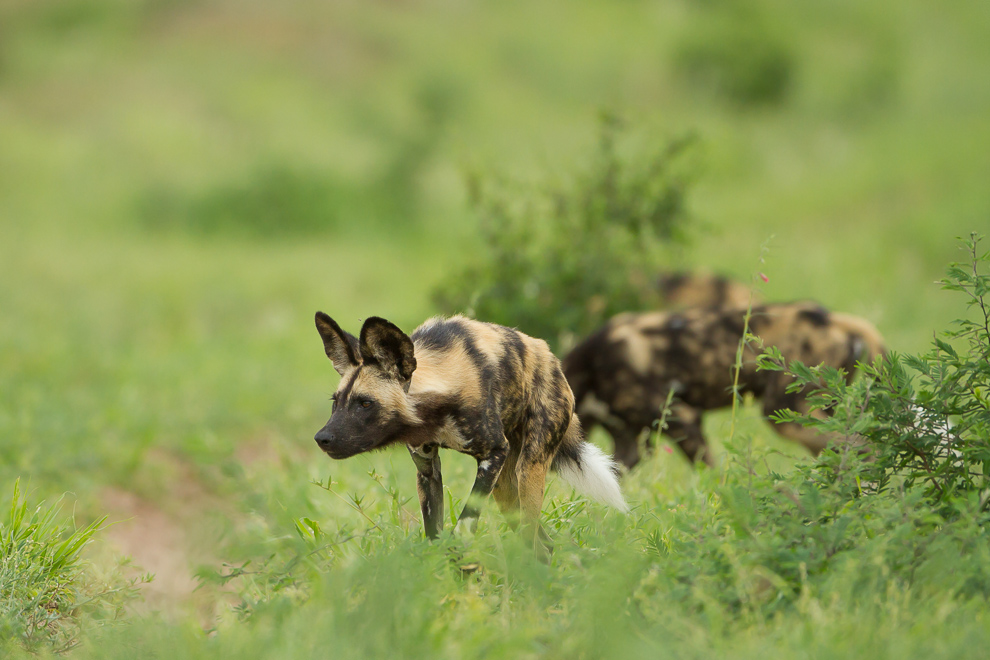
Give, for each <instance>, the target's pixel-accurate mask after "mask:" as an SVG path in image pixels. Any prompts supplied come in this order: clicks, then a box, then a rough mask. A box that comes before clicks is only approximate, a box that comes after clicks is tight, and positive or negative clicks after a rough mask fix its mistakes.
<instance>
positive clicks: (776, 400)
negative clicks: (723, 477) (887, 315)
mask: <svg viewBox="0 0 990 660" xmlns="http://www.w3.org/2000/svg"><path fill="white" fill-rule="evenodd" d="M745 314H746V310H745V309H717V308H701V309H690V310H685V311H681V312H653V313H646V314H621V315H619V316H616V317H615V318H613V319H612V320H611V321H609V322H608V323H607V324H606V325H605V326H604V327H602V328H600V329H599V330H598V331H596V332H595V333H594V334H592V335H591V336H590V337H588V338H587V339H585V340H584V342H582V343H581V344H579V345H578V346H577V347H576V348H575V349H574V350H573V351H572V352H571V353H570V354H569V355H568V356H567V357H565V358H564V362H563V363H564V373H565V374H566V376H567V380H568V382H569V383H570V385H571V388H572V389H573V391H574V395H575V398H576V400H577V405H578V414H579V416H580V418H581V423H582V426H583V428H584V429H585V432H586V433H587V432H589V431H590V429H591V427H592V426H594V425H595V424H601V425H602V426H603V427H604V428H605V429H606V430H607V431H608V432H609V433H610V434H611V435H612V437H613V439H614V440H615V458H616V459H617V460H619V461H621V462H622V463H624V464H625V465H626V466H627V467H630V468H631V467H633V466H634V465H635V464H636V463H637V462H638V461H639V455H640V450H639V436H640V435H641V433H642V432H643V431H644V430H645V429H649V428H650V427H651V426H652V425H653V423H654V422H655V421H656V420H657V419H658V418H659V417H660V415H661V410H662V409H663V408H664V405H665V403H666V401H667V397H668V393H670V392H673V399H672V401H673V403H672V405H671V408H670V412H669V416H668V418H667V424H668V426H667V429H666V434H667V435H668V436H669V437H670V438H672V439H673V440H675V441H676V442H677V444H678V446H679V447H680V448H681V450H683V452H684V453H685V454H686V455H687V456H688V457H689V458H690V459H691V460H692V461H695V460H699V459H700V460H703V461H705V462H706V463H709V464H711V463H712V456H711V453H710V452H709V450H708V446H707V444H706V442H705V438H704V436H703V435H702V432H701V416H702V412H703V411H705V410H712V409H715V408H721V407H723V406H728V405H731V403H732V393H731V392H732V381H733V367H734V364H735V358H736V351H737V348H738V346H739V343H740V341H741V339H742V336H743V327H744V319H745ZM749 327H750V333H751V334H754V335H756V336H758V337H760V339H762V341H763V344H764V346H767V347H768V346H776V347H777V348H779V349H780V351H781V353H782V355H783V356H784V357H785V358H786V359H787V360H788V361H790V360H799V361H801V362H803V363H805V364H808V365H812V366H813V365H818V364H826V365H828V366H831V367H836V368H841V369H843V370H845V372H846V374H847V375H848V377H849V378H852V374H853V371H854V369H855V365H856V363H857V362H858V361H870V360H872V359H873V358H874V357H876V356H878V355H880V354H882V353H883V352H884V346H883V340H882V338H881V337H880V335H879V333H878V332H877V330H876V328H874V327H873V326H872V325H871V324H870V323H868V322H866V321H864V320H862V319H859V318H857V317H854V316H850V315H848V314H839V313H834V312H829V311H827V310H825V309H823V308H822V307H821V306H819V305H817V304H815V303H807V302H799V303H786V304H766V305H758V306H756V307H754V308H753V312H752V317H751V319H750V326H749ZM759 350H760V349H759V348H758V347H755V346H751V345H747V347H746V350H745V351H744V353H743V363H742V369H741V371H740V375H739V385H740V390H741V392H744V393H745V392H750V393H752V394H753V395H754V396H756V397H760V398H761V399H762V401H763V410H764V413H765V414H767V415H769V414H771V413H773V412H774V411H776V410H780V409H783V408H789V409H792V410H796V411H798V412H804V413H806V412H808V406H807V402H806V400H805V398H806V396H807V394H808V392H806V391H804V392H794V393H790V392H787V391H786V386H787V385H788V383H789V382H790V381H791V377H790V376H788V375H787V374H785V373H781V372H771V371H757V369H756V356H757V352H758V351H759ZM774 429H775V430H776V431H777V432H778V433H780V434H781V435H783V436H785V437H788V438H791V439H793V440H796V441H798V442H800V443H801V444H803V445H804V446H805V447H807V448H808V449H809V450H810V451H811V452H812V453H815V454H817V453H818V452H820V451H821V450H822V449H823V448H824V447H825V445H826V444H827V443H828V441H829V440H830V438H828V437H825V436H823V435H821V434H819V433H817V432H815V431H813V430H811V429H807V428H804V427H802V426H800V425H798V424H792V423H788V424H775V425H774Z"/></svg>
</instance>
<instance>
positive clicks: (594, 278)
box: [434, 117, 695, 349]
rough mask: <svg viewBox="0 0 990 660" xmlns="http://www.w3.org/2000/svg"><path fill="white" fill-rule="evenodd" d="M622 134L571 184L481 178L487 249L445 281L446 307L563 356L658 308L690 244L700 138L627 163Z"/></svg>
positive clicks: (607, 131) (608, 134) (613, 135)
mask: <svg viewBox="0 0 990 660" xmlns="http://www.w3.org/2000/svg"><path fill="white" fill-rule="evenodd" d="M621 134H622V126H621V123H620V122H619V121H618V120H617V119H616V118H614V117H605V118H604V120H603V122H602V130H601V139H600V141H599V144H598V150H597V152H596V153H595V155H594V157H593V159H592V161H591V164H590V166H589V167H588V168H587V169H586V170H585V171H583V172H581V173H579V174H577V175H575V176H573V178H572V180H570V181H567V182H564V183H560V184H546V185H544V186H542V187H538V188H528V189H522V188H521V187H520V186H513V185H509V184H507V183H504V182H496V181H493V180H482V179H480V178H477V177H476V178H474V179H472V180H471V182H470V183H471V186H470V193H471V201H472V204H473V206H474V208H475V210H476V211H477V213H478V215H479V216H480V219H481V232H482V235H483V245H484V247H483V252H482V254H480V255H479V256H478V259H477V261H476V262H475V263H473V264H472V265H470V266H469V267H468V268H467V269H466V270H465V271H464V272H463V273H461V274H459V275H456V276H454V277H450V278H447V279H446V280H445V281H444V282H443V283H441V285H440V286H439V287H438V288H437V290H436V292H435V294H434V299H435V301H436V303H437V305H438V306H439V307H440V308H441V309H443V310H444V311H446V312H463V313H465V314H467V315H469V316H473V317H476V318H478V319H481V320H484V321H490V322H493V323H501V324H504V325H508V326H513V327H517V328H519V329H521V330H522V331H524V332H526V333H529V334H531V335H533V336H536V337H541V338H543V339H546V340H547V341H548V342H550V344H551V346H553V347H554V348H555V349H560V348H562V347H566V346H567V345H568V344H569V343H570V341H571V338H572V337H573V336H575V335H577V336H581V335H583V334H586V333H588V332H590V331H591V330H593V329H595V328H597V327H598V326H600V325H601V324H602V323H603V322H604V321H605V320H606V319H608V318H609V317H611V316H613V315H615V314H617V313H619V312H624V311H634V310H643V309H650V308H656V307H657V306H658V305H659V304H660V300H659V297H658V293H657V291H656V286H655V283H654V278H655V277H656V274H657V272H658V271H659V269H660V268H661V266H662V264H663V263H664V255H665V254H666V252H665V250H667V249H669V247H670V246H671V245H675V244H678V243H681V242H683V241H684V240H686V235H687V229H688V224H689V223H688V221H689V218H690V215H689V213H688V210H687V194H688V190H689V187H690V183H691V172H690V169H691V168H690V165H689V158H688V155H689V152H690V151H691V149H692V145H694V143H695V139H694V138H693V137H691V136H688V137H683V138H680V139H676V140H672V141H670V142H668V143H667V144H665V145H663V146H662V147H659V148H654V149H651V150H649V151H645V150H644V151H645V153H644V152H640V153H638V154H637V155H636V156H635V157H625V156H623V155H622V152H621V150H620V149H619V144H618V143H619V141H620V137H621Z"/></svg>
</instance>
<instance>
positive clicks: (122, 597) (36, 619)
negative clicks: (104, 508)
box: [0, 480, 133, 653]
mask: <svg viewBox="0 0 990 660" xmlns="http://www.w3.org/2000/svg"><path fill="white" fill-rule="evenodd" d="M60 513H61V504H60V501H59V502H56V503H54V504H52V505H50V506H47V507H46V506H45V505H44V503H41V504H39V505H38V506H36V507H35V508H34V509H33V510H30V511H29V509H28V504H27V500H26V499H22V498H21V492H20V481H19V480H18V481H17V482H15V484H14V494H13V496H12V497H11V502H10V508H9V509H8V510H7V515H6V516H5V519H4V520H3V521H2V522H0V649H2V648H4V647H5V646H7V644H8V643H10V642H17V643H19V644H21V645H23V646H24V647H25V648H27V649H28V650H38V649H42V648H44V649H48V650H51V651H55V652H56V653H59V652H62V651H66V650H68V649H70V648H72V647H73V646H75V645H76V644H77V643H78V637H79V633H80V615H81V614H82V613H83V611H84V610H85V611H87V614H89V615H90V616H92V615H94V614H97V615H99V616H103V617H106V616H108V615H109V616H116V615H117V614H119V613H120V609H121V607H122V606H123V603H124V602H125V601H126V600H127V599H128V597H130V596H132V595H133V594H132V590H131V587H132V586H133V583H131V584H129V585H114V586H111V585H107V584H100V583H98V582H97V581H95V580H94V579H93V578H92V577H90V576H89V575H88V574H87V572H86V570H85V565H84V563H83V560H82V556H81V553H82V550H83V548H85V547H86V545H88V544H89V542H90V541H91V540H92V538H93V536H94V535H95V534H96V533H97V532H98V531H100V530H101V529H102V525H103V523H104V521H105V520H106V518H100V519H99V520H95V521H93V522H92V523H90V524H88V525H86V526H85V527H81V528H80V527H76V526H75V524H74V523H73V522H72V520H71V519H66V520H59V517H60Z"/></svg>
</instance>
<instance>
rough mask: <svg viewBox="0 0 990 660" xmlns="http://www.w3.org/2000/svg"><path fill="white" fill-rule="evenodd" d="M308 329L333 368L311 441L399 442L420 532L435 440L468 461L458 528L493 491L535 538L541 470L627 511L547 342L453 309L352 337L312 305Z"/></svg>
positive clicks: (334, 454) (430, 498)
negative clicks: (473, 467)
mask: <svg viewBox="0 0 990 660" xmlns="http://www.w3.org/2000/svg"><path fill="white" fill-rule="evenodd" d="M316 329H317V330H318V331H319V333H320V336H321V337H322V338H323V346H324V348H325V350H326V353H327V357H329V358H330V360H331V361H332V362H333V366H334V368H335V369H336V370H337V371H338V372H339V373H340V376H341V378H340V384H339V385H338V387H337V391H336V393H335V394H334V396H333V412H332V413H331V416H330V420H329V421H328V422H327V423H326V426H324V427H323V428H322V429H321V430H320V432H319V433H317V434H316V438H315V439H316V442H317V444H318V445H319V446H320V448H321V449H322V450H323V451H325V452H326V453H327V454H328V455H329V456H330V457H331V458H347V457H349V456H353V455H355V454H358V453H361V452H365V451H370V450H373V449H379V448H382V447H385V446H387V445H391V444H394V443H400V442H401V443H404V444H405V445H406V446H407V448H408V449H409V453H410V454H411V455H412V459H413V462H414V463H415V464H416V469H417V470H418V473H419V474H418V477H417V484H416V485H417V490H418V491H419V500H420V505H421V507H422V509H423V521H424V526H425V529H426V534H427V535H428V536H429V537H431V538H435V537H436V536H437V535H438V534H439V532H440V530H441V529H442V527H443V506H444V505H443V487H442V483H443V482H442V479H441V475H440V454H439V452H438V449H439V448H441V447H443V448H448V449H454V450H456V451H459V452H462V453H465V454H468V455H470V456H472V457H474V458H475V459H476V460H477V461H478V475H477V478H476V480H475V482H474V488H473V489H472V491H471V496H470V497H469V498H468V501H467V503H466V505H465V507H464V510H463V512H462V513H461V516H460V520H459V522H458V526H460V524H461V521H463V522H464V523H465V524H467V525H468V526H469V527H470V528H471V529H473V528H474V526H475V525H476V524H477V518H478V515H479V512H480V511H479V507H480V505H481V503H482V501H483V500H484V499H485V498H486V497H487V496H488V494H489V493H492V492H494V496H495V500H496V501H497V502H498V505H499V508H500V509H501V510H502V511H503V512H504V513H506V514H508V515H509V518H510V523H512V524H514V521H513V520H512V517H513V516H512V514H514V513H517V512H518V511H519V509H520V506H521V508H522V514H523V518H524V520H525V521H526V522H527V527H528V528H529V529H530V530H531V533H532V534H533V537H534V539H536V538H540V539H541V540H542V541H543V542H544V543H546V541H547V539H546V536H545V533H544V532H543V531H542V529H541V528H540V525H539V518H540V510H541V508H542V505H543V490H544V480H545V478H546V473H547V469H548V468H553V469H554V470H556V471H557V472H559V473H560V475H561V477H563V478H564V480H565V481H567V482H568V483H569V484H571V485H572V486H573V487H574V488H575V489H577V490H578V491H581V492H583V493H584V494H586V495H589V496H591V497H594V498H595V499H599V500H601V501H603V502H606V503H608V504H611V505H612V506H614V507H616V508H618V509H621V510H625V509H626V504H625V502H624V500H623V498H622V494H621V492H620V491H619V484H618V481H617V479H616V470H615V464H614V463H613V462H612V459H610V458H608V457H607V456H606V455H605V454H604V453H602V452H601V450H599V449H598V448H597V447H595V446H594V445H592V444H589V443H587V442H585V441H584V438H583V436H582V434H581V427H580V424H579V422H578V418H577V415H576V414H574V395H573V394H571V389H570V388H569V387H568V386H567V381H566V380H565V379H564V374H563V372H562V371H561V368H560V361H559V360H557V358H556V357H555V356H554V355H553V353H551V352H550V349H549V347H548V346H547V344H546V342H544V341H542V340H538V339H533V338H532V337H528V336H527V335H524V334H523V333H521V332H518V331H517V330H513V329H511V328H506V327H503V326H500V325H493V324H490V323H482V322H479V321H473V320H471V319H467V318H464V317H462V316H455V317H453V318H449V319H443V318H434V319H430V320H429V321H427V322H426V323H424V324H423V325H421V326H420V327H419V328H417V329H416V330H415V331H414V332H413V333H412V336H407V335H406V334H405V333H404V332H402V330H400V329H399V328H397V327H396V326H395V325H393V324H392V323H390V322H388V321H386V320H385V319H381V318H377V317H372V318H369V319H367V320H366V321H365V322H364V326H363V327H362V328H361V337H360V339H357V338H355V337H354V336H353V335H350V334H348V333H347V332H344V331H343V330H341V328H340V326H339V325H337V323H336V322H334V320H333V319H331V318H330V317H329V316H327V315H326V314H324V313H322V312H318V313H317V314H316Z"/></svg>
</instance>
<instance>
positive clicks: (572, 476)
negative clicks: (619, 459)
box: [554, 442, 629, 512]
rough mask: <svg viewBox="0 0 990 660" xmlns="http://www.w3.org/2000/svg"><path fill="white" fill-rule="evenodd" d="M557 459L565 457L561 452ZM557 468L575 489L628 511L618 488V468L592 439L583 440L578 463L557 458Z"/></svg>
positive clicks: (555, 467)
mask: <svg viewBox="0 0 990 660" xmlns="http://www.w3.org/2000/svg"><path fill="white" fill-rule="evenodd" d="M558 458H562V457H561V456H560V455H559V454H558ZM554 469H555V470H556V471H557V473H558V474H559V475H560V477H561V478H562V479H563V480H564V481H566V482H567V483H568V484H570V485H571V486H572V487H573V488H574V490H576V491H577V492H579V493H581V494H582V495H585V496H587V497H590V498H591V499H593V500H598V501H599V502H603V503H605V504H608V505H609V506H612V507H615V508H616V509H618V510H619V511H622V512H626V511H629V505H628V504H626V500H625V498H624V497H622V491H621V490H620V489H619V479H618V476H617V475H618V472H619V470H618V467H617V466H616V464H615V461H613V460H612V459H611V458H610V457H609V456H607V455H606V454H605V452H603V451H602V450H601V449H599V448H598V447H596V446H595V445H593V444H591V443H590V442H582V443H581V449H580V452H579V454H578V460H577V462H575V461H572V460H561V461H556V462H555V464H554Z"/></svg>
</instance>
